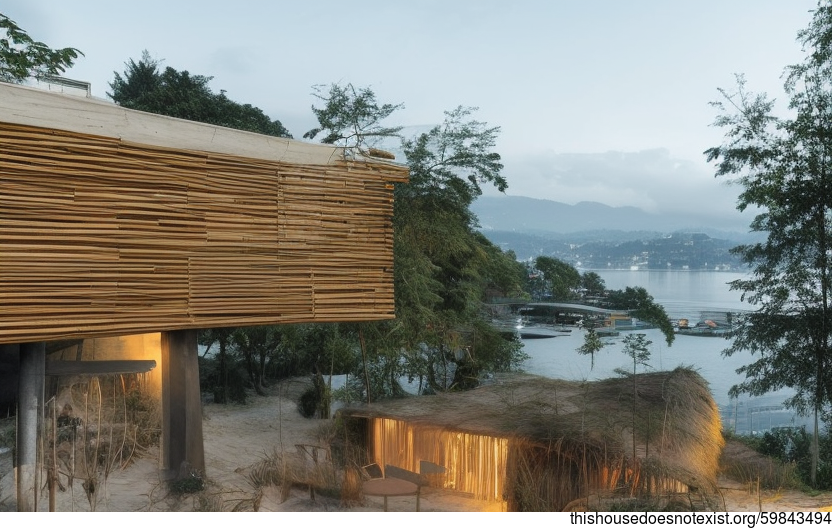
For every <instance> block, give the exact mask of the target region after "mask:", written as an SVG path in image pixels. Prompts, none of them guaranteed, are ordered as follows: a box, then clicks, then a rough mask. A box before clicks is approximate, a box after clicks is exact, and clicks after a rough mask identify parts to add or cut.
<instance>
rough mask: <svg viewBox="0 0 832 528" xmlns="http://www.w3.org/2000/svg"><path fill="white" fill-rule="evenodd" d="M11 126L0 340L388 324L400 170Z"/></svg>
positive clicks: (3, 170) (0, 254) (2, 153)
mask: <svg viewBox="0 0 832 528" xmlns="http://www.w3.org/2000/svg"><path fill="white" fill-rule="evenodd" d="M1 95H2V93H0V96H1ZM0 106H2V105H1V104H0ZM122 111H123V110H122ZM0 112H2V108H0ZM144 116H145V117H146V114H145V115H144ZM6 117H8V116H7V115H4V114H3V113H0V343H17V342H29V341H40V340H47V341H48V340H55V339H65V338H69V337H73V338H86V337H96V336H108V335H124V334H135V333H144V332H151V331H162V330H177V329H188V328H211V327H219V326H247V325H258V324H273V323H294V322H313V321H314V322H325V321H359V320H373V319H385V318H391V317H393V313H394V312H393V309H394V305H393V280H392V264H393V254H392V247H393V243H392V226H391V216H392V210H393V209H392V207H393V203H392V182H395V181H404V180H405V179H406V177H407V173H406V169H405V168H403V167H401V166H398V165H392V164H389V163H375V162H372V161H343V160H338V159H333V160H331V161H330V162H329V163H328V164H326V165H324V164H318V163H311V164H304V163H286V162H283V161H275V160H269V159H255V158H250V157H241V156H235V155H231V154H227V153H217V152H207V151H197V150H188V149H183V148H165V147H163V146H154V145H148V144H139V143H134V142H130V141H126V140H125V139H124V138H123V136H122V138H118V137H106V136H101V135H91V134H86V133H79V132H76V131H66V130H56V129H52V128H43V127H36V126H31V125H28V124H19V123H9V122H4V121H6V119H5V118H6ZM223 130H224V129H223ZM251 136H255V137H260V136H256V135H251ZM296 143H297V142H296Z"/></svg>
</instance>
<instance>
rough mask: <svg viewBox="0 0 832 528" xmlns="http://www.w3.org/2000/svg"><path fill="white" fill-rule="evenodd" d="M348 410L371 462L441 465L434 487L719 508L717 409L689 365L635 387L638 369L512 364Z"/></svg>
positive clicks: (508, 498) (584, 501)
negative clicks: (547, 370) (475, 382)
mask: <svg viewBox="0 0 832 528" xmlns="http://www.w3.org/2000/svg"><path fill="white" fill-rule="evenodd" d="M341 412H342V413H344V414H345V416H346V418H347V420H348V422H349V423H351V424H353V425H352V427H351V429H352V430H353V431H359V432H360V433H359V436H363V437H364V438H363V439H362V438H360V437H359V438H358V439H357V441H358V442H366V444H367V446H366V447H367V448H368V451H369V453H370V460H369V462H375V463H378V464H379V465H380V466H382V467H384V466H385V465H388V464H389V465H393V466H398V467H403V468H405V469H408V470H410V471H414V472H418V471H419V469H420V465H421V461H427V462H430V463H432V464H436V465H439V466H443V467H444V468H445V470H446V471H445V473H444V474H441V475H430V476H429V479H430V480H431V481H432V485H434V486H437V487H442V488H445V489H451V490H455V491H458V492H464V493H469V494H471V495H473V496H474V497H476V498H478V499H482V500H492V501H504V502H505V507H506V508H507V509H508V510H510V511H562V510H564V509H567V510H586V509H589V510H610V509H616V508H617V509H622V510H624V511H632V509H633V508H635V509H636V510H638V509H639V508H641V509H644V508H648V509H649V510H655V509H673V508H680V509H700V508H701V509H705V508H713V507H718V493H717V483H716V477H717V469H718V460H719V455H720V453H721V451H722V447H723V444H724V440H723V437H722V432H721V431H722V428H721V423H720V417H719V410H718V408H717V406H716V403H715V402H714V400H713V397H712V396H711V393H710V390H709V389H708V386H707V382H705V381H704V380H703V379H702V377H701V376H699V375H698V374H697V373H696V372H694V371H692V370H689V369H686V368H678V369H676V370H673V371H670V372H652V373H647V374H638V375H637V376H635V386H634V378H633V377H632V376H626V377H620V378H614V379H607V380H600V381H594V382H572V381H564V380H553V379H547V378H542V377H538V376H532V375H527V374H509V375H502V376H500V377H498V378H497V380H496V382H495V383H494V384H491V385H487V386H483V387H480V388H477V389H474V390H471V391H467V392H461V393H450V394H438V395H435V396H422V397H418V398H405V399H400V400H392V401H385V402H377V403H374V404H371V405H369V406H367V405H365V406H362V407H356V408H350V409H346V410H342V411H341ZM622 501H623V502H625V503H627V504H623V505H622V504H618V505H616V503H618V502H622ZM633 501H641V502H640V504H641V506H638V505H637V503H634V502H633ZM649 510H648V511H649Z"/></svg>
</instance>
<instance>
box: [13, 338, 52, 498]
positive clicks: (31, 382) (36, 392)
mask: <svg viewBox="0 0 832 528" xmlns="http://www.w3.org/2000/svg"><path fill="white" fill-rule="evenodd" d="M45 378H46V344H45V343H43V342H38V343H24V344H22V345H20V385H19V389H18V408H17V511H21V512H24V511H37V508H38V502H37V497H38V493H37V489H38V482H37V463H38V432H39V429H40V428H39V424H40V414H41V408H42V407H43V390H44V383H45Z"/></svg>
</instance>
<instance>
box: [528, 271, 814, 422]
mask: <svg viewBox="0 0 832 528" xmlns="http://www.w3.org/2000/svg"><path fill="white" fill-rule="evenodd" d="M595 271H596V273H598V274H599V275H600V276H601V278H603V279H604V282H605V283H606V286H607V288H608V289H615V290H618V289H624V288H626V287H627V286H632V287H636V286H641V287H643V288H645V289H646V290H647V291H648V292H649V293H650V294H651V295H652V296H653V298H654V300H655V301H656V302H657V303H659V304H661V305H662V306H664V307H665V310H666V311H667V313H668V315H669V316H670V317H671V319H679V318H683V317H684V318H687V319H689V320H690V321H691V323H695V322H697V321H699V320H700V313H701V312H704V311H740V310H749V309H751V308H752V307H751V306H749V305H747V304H744V303H743V302H742V301H741V300H740V293H739V292H736V291H731V290H730V288H729V286H728V284H727V283H728V282H730V281H732V280H735V279H739V278H742V277H743V275H742V274H739V273H727V272H701V271H608V270H595ZM642 332H643V333H645V334H646V335H647V338H648V339H649V340H650V341H652V345H651V346H650V352H651V359H650V360H649V361H648V363H649V365H650V367H651V368H652V369H653V370H670V369H673V368H676V367H677V366H688V367H691V368H693V369H695V370H696V371H698V372H699V373H700V374H701V375H702V377H703V378H705V380H707V381H708V384H709V385H710V388H711V392H712V393H713V396H714V399H715V400H716V402H717V404H718V405H719V407H720V412H721V414H722V420H723V425H724V427H725V428H726V429H729V430H736V432H737V433H749V432H752V431H754V432H757V433H760V432H762V431H766V430H768V429H770V428H772V427H783V426H794V425H805V426H806V427H807V429H811V420H810V419H809V418H808V417H800V416H796V415H795V414H794V413H793V412H792V411H790V410H787V409H784V408H783V405H782V403H783V401H784V400H785V399H786V398H788V397H789V396H790V395H791V394H792V391H790V390H782V391H778V392H776V393H771V394H768V395H766V396H761V397H756V398H750V397H748V396H745V395H743V396H740V397H739V398H737V399H732V398H730V397H729V396H728V391H729V389H730V388H731V386H733V385H735V384H737V383H740V382H741V381H742V380H743V377H742V376H741V375H740V374H737V373H736V369H737V368H739V367H741V366H743V365H746V364H748V363H750V362H751V361H753V359H754V358H753V356H751V354H750V353H747V352H743V353H738V354H734V355H733V356H730V357H724V356H723V354H722V351H723V350H725V349H726V348H727V347H728V346H730V341H729V340H726V339H722V338H718V337H699V336H688V335H677V336H676V339H675V341H674V342H673V344H672V346H670V347H668V346H667V343H666V342H665V339H664V336H663V335H662V333H661V332H659V331H658V330H646V331H642ZM625 335H626V332H621V335H620V336H619V337H614V338H605V340H606V341H607V342H608V343H609V344H608V345H607V346H606V347H605V348H604V349H603V350H601V352H599V353H598V354H596V356H595V365H594V367H593V366H592V363H591V358H590V357H589V356H583V355H581V354H578V353H577V351H576V350H577V348H578V347H580V346H581V345H582V344H583V339H584V331H583V330H581V329H578V328H573V329H572V332H571V333H569V334H565V335H563V336H559V337H554V338H549V339H527V340H524V341H523V343H524V350H525V352H526V354H528V355H529V356H530V358H529V359H528V360H527V361H526V363H525V365H524V369H525V370H526V372H529V373H531V374H538V375H541V376H546V377H551V378H561V379H570V380H595V379H603V378H608V377H613V376H617V375H618V374H616V372H615V371H616V369H623V370H625V371H632V368H633V362H632V359H631V358H630V357H629V356H627V355H625V354H624V353H623V343H622V339H623V337H624V336H625ZM642 369H643V367H639V372H642V371H643V370H642Z"/></svg>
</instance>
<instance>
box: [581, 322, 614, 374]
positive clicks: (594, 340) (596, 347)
mask: <svg viewBox="0 0 832 528" xmlns="http://www.w3.org/2000/svg"><path fill="white" fill-rule="evenodd" d="M605 346H607V343H605V342H603V341H602V340H601V336H599V335H598V332H596V331H595V329H594V328H587V329H586V333H585V334H584V344H583V345H581V346H580V347H578V350H577V352H578V354H583V355H585V356H590V366H589V368H590V370H592V369H593V368H595V354H597V353H598V352H600V351H601V349H602V348H604V347H605Z"/></svg>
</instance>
